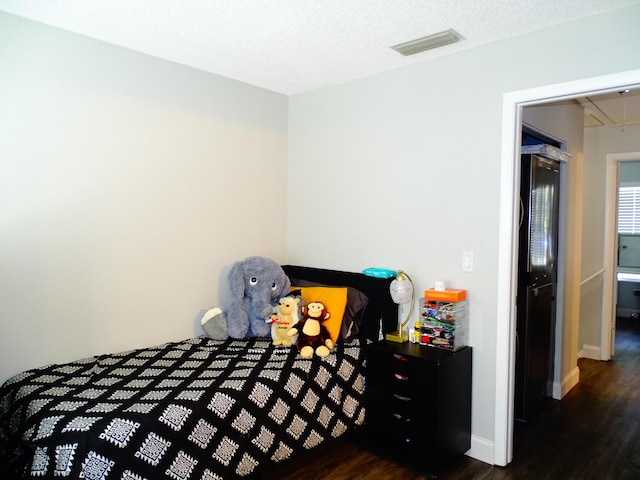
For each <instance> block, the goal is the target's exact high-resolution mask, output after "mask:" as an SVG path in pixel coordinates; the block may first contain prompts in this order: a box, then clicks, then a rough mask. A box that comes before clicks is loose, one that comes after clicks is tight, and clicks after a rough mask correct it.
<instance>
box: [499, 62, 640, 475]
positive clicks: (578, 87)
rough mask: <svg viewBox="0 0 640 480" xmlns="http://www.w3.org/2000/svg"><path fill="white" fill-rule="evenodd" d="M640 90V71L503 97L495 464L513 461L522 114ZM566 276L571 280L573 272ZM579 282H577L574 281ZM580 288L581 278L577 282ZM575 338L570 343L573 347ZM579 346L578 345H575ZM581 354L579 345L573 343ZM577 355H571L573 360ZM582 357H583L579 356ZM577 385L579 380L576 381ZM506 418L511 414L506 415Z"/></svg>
mask: <svg viewBox="0 0 640 480" xmlns="http://www.w3.org/2000/svg"><path fill="white" fill-rule="evenodd" d="M638 84H640V70H632V71H628V72H622V73H619V74H614V75H606V76H602V77H594V78H590V79H584V80H580V81H575V82H568V83H562V84H556V85H550V86H545V87H540V88H534V89H529V90H522V91H517V92H512V93H507V94H505V95H504V96H503V135H502V138H503V144H502V155H501V158H502V160H501V172H500V174H501V188H500V196H501V199H502V201H501V202H500V215H499V218H500V229H499V249H500V251H501V252H504V254H503V255H500V257H499V263H498V295H497V297H498V298H497V302H498V303H497V306H498V308H497V310H498V316H497V317H498V318H497V343H496V398H495V412H496V415H495V438H494V463H495V464H496V465H506V464H508V463H509V462H511V460H512V457H513V424H514V409H513V394H514V388H513V387H514V352H515V335H514V333H515V301H514V299H515V296H516V295H515V292H516V288H517V285H516V283H517V282H516V279H515V258H516V253H517V247H516V241H517V240H516V235H515V232H516V226H517V225H518V215H517V213H518V212H517V209H516V208H515V207H516V205H517V194H518V185H517V184H516V182H517V180H518V179H519V174H520V172H519V165H518V163H516V159H518V158H519V144H520V140H521V132H520V128H521V125H522V108H523V107H525V106H528V105H537V104H543V103H549V102H552V101H559V100H563V99H571V98H576V97H578V96H583V95H585V94H587V93H594V94H598V93H607V92H611V91H617V90H620V89H621V88H623V87H628V86H633V85H638ZM567 270H568V271H567V272H566V273H565V275H569V276H571V272H570V271H569V270H570V269H567ZM570 280H572V281H574V283H575V280H576V279H570ZM577 284H578V288H579V278H578V279H577ZM571 340H572V339H571V338H569V339H565V341H566V342H567V345H571ZM573 340H576V339H573ZM572 348H574V349H576V350H577V341H575V342H574V343H573V347H572ZM571 353H572V352H569V354H571ZM574 353H576V354H577V351H576V352H574ZM576 381H577V379H576ZM502 412H505V413H504V414H503V413H502Z"/></svg>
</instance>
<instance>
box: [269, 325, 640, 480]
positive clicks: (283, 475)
mask: <svg viewBox="0 0 640 480" xmlns="http://www.w3.org/2000/svg"><path fill="white" fill-rule="evenodd" d="M578 366H579V368H580V383H579V384H578V385H577V386H576V387H574V388H573V389H572V390H571V391H570V392H569V393H568V394H567V395H566V396H565V398H563V399H562V400H561V401H558V400H552V401H551V402H550V404H549V406H548V407H547V408H546V409H545V410H544V411H543V412H541V414H540V415H538V416H537V417H535V418H534V419H532V420H531V421H530V422H528V423H527V424H516V428H515V431H514V460H513V462H512V463H511V464H509V465H508V466H507V467H496V466H491V465H487V464H486V463H483V462H480V461H478V460H474V459H472V458H470V457H463V458H461V459H460V460H459V462H458V463H457V464H455V465H453V466H452V467H450V468H449V469H447V470H446V471H441V472H438V474H437V477H438V478H440V479H442V480H463V479H464V480H467V479H474V480H475V479H478V480H485V479H486V480H489V479H490V480H514V479H517V480H527V479H535V480H545V479H549V480H558V479H562V480H571V479H576V480H578V479H579V480H588V479H593V480H596V479H597V480H608V479H611V480H614V479H615V480H626V479H629V480H631V479H640V321H639V320H629V319H619V320H618V328H617V335H616V355H615V356H614V357H613V359H612V360H611V361H609V362H601V361H597V360H589V359H580V360H579V361H578ZM310 453H313V455H309V454H310ZM416 463H417V464H416ZM430 478H434V476H432V475H431V474H430V473H429V471H428V469H425V468H422V467H421V466H420V465H419V461H418V462H414V464H409V463H408V462H405V461H401V460H398V459H393V458H390V457H387V456H386V455H384V452H377V451H376V450H374V449H371V448H370V447H369V446H368V445H367V442H366V441H365V440H363V439H362V438H361V437H360V436H358V435H353V436H349V437H346V438H342V439H337V440H334V441H332V442H329V443H328V444H327V445H326V446H324V445H323V446H321V447H318V448H317V449H316V450H315V451H313V452H307V453H306V454H305V455H304V456H302V457H301V458H298V459H293V460H291V461H289V462H285V463H284V464H280V465H275V466H273V467H270V468H268V469H267V471H266V472H264V475H263V476H262V480H276V479H305V480H316V479H317V480H326V479H332V480H333V479H335V480H427V479H430Z"/></svg>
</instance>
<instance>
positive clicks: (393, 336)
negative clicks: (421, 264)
mask: <svg viewBox="0 0 640 480" xmlns="http://www.w3.org/2000/svg"><path fill="white" fill-rule="evenodd" d="M389 293H391V299H392V300H393V301H394V302H395V303H397V304H400V305H401V304H405V303H409V302H411V308H410V309H409V314H408V315H407V318H405V320H404V322H402V323H399V324H398V330H397V331H395V332H391V333H387V334H386V336H385V338H386V339H387V340H389V341H390V342H398V343H403V342H407V341H409V332H408V331H406V330H404V327H405V325H407V323H409V319H410V318H411V314H412V313H413V307H414V305H415V303H416V297H415V295H414V288H413V281H412V280H411V277H410V276H409V275H408V274H407V272H404V271H402V270H398V274H397V275H396V278H395V279H394V280H393V281H392V282H391V285H389Z"/></svg>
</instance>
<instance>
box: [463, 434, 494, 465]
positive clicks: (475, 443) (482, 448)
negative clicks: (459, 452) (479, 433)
mask: <svg viewBox="0 0 640 480" xmlns="http://www.w3.org/2000/svg"><path fill="white" fill-rule="evenodd" d="M494 447H495V444H494V443H493V442H492V441H490V440H487V439H486V438H481V437H476V436H475V435H471V448H470V449H469V451H468V452H467V453H466V455H467V456H468V457H471V458H475V459H476V460H480V461H481V462H484V463H488V464H489V465H494V463H495V462H494V458H495V448H494Z"/></svg>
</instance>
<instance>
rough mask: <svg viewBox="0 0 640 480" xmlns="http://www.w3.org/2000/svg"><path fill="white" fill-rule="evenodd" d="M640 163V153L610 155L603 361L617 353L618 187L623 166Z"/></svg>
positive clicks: (606, 225)
mask: <svg viewBox="0 0 640 480" xmlns="http://www.w3.org/2000/svg"><path fill="white" fill-rule="evenodd" d="M639 160H640V152H627V153H613V154H608V155H607V170H606V172H607V173H606V177H607V178H606V198H605V232H607V234H606V235H605V248H604V249H605V258H604V260H605V273H606V272H609V274H608V275H605V278H604V282H605V283H604V288H605V290H604V299H605V300H606V301H604V302H603V306H602V332H601V338H602V342H601V343H602V345H601V347H602V348H601V357H600V359H601V360H610V359H611V356H612V355H613V353H614V351H615V337H616V335H615V334H616V313H617V308H616V303H615V302H614V301H613V299H617V298H618V288H617V287H618V282H617V275H616V274H617V265H618V235H617V232H618V228H617V218H618V214H617V212H618V188H619V186H620V182H619V178H620V175H619V170H620V165H621V163H626V162H634V161H639Z"/></svg>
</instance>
